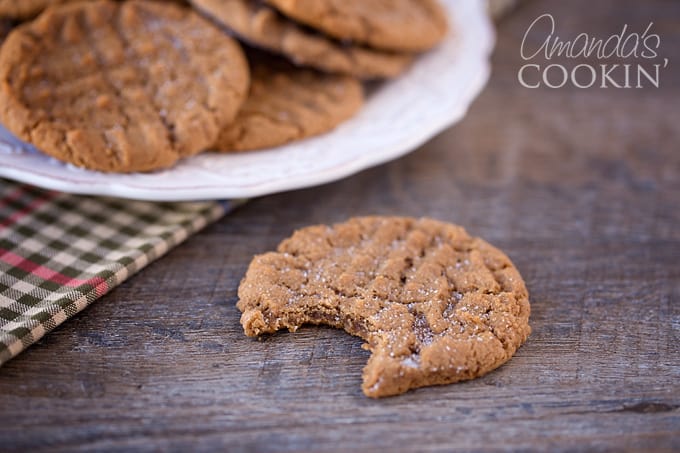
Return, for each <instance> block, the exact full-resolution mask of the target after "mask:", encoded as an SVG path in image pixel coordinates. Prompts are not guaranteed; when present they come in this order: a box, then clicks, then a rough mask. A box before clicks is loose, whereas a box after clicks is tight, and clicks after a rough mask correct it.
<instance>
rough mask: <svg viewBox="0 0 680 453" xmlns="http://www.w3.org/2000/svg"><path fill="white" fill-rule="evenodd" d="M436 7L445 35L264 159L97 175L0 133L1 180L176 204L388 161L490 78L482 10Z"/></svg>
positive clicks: (448, 118)
mask: <svg viewBox="0 0 680 453" xmlns="http://www.w3.org/2000/svg"><path fill="white" fill-rule="evenodd" d="M443 3H444V5H445V7H446V9H447V11H448V13H449V17H450V22H451V24H452V26H451V29H452V30H453V33H450V34H449V37H448V38H447V39H446V40H445V42H443V43H442V45H440V46H439V47H437V48H436V49H435V50H433V51H431V52H429V53H427V54H425V55H423V56H422V57H420V58H419V59H418V61H417V62H416V63H415V64H414V65H413V67H412V68H411V69H410V70H409V71H408V72H407V73H406V74H404V75H402V76H401V77H399V78H398V79H396V80H393V81H390V82H387V83H384V84H382V85H380V86H379V87H378V88H377V89H376V90H374V91H373V92H372V93H371V94H370V96H369V98H368V100H367V102H366V105H365V106H364V108H363V109H362V110H361V111H360V112H359V114H358V115H357V116H356V117H354V118H352V119H351V120H350V121H348V122H346V123H345V124H343V125H341V126H340V127H338V128H337V129H335V130H334V131H332V132H330V133H328V134H325V135H322V136H319V137H316V138H311V139H307V140H303V141H300V142H297V143H293V144H290V145H286V146H282V147H279V148H276V149H272V150H267V151H257V152H249V153H241V154H232V155H228V154H227V155H224V154H216V153H205V154H201V155H198V156H195V157H192V158H190V159H186V160H184V161H182V162H180V163H179V164H178V165H176V166H175V167H173V168H172V169H169V170H165V171H159V172H155V173H145V174H141V173H138V174H105V173H99V172H94V171H89V170H82V169H78V168H75V167H73V166H70V165H65V164H62V163H60V162H58V161H56V160H55V159H52V158H49V157H46V156H45V155H43V154H41V153H38V152H36V151H35V150H34V149H31V147H30V146H28V145H26V144H25V143H22V142H19V141H18V140H16V139H15V138H13V137H12V136H11V135H10V134H8V133H7V131H5V130H4V129H2V128H1V127H0V176H4V177H7V178H10V179H15V180H17V181H22V182H26V183H30V184H33V185H36V186H40V187H44V188H48V189H55V190H60V191H64V192H71V193H79V194H89V195H109V196H116V197H123V198H134V199H143V200H158V201H180V200H199V199H225V198H245V197H253V196H258V195H264V194H268V193H274V192H281V191H285V190H290V189H297V188H301V187H309V186H313V185H316V184H322V183H326V182H330V181H333V180H336V179H340V178H343V177H345V176H348V175H351V174H353V173H356V172H358V171H359V170H362V169H365V168H368V167H371V166H374V165H377V164H380V163H383V162H386V161H389V160H391V159H395V158H397V157H399V156H402V155H404V154H406V153H408V152H409V151H412V150H414V149H415V148H417V147H418V146H419V145H421V144H422V143H424V142H425V141H427V140H428V139H429V138H431V137H433V136H434V135H436V134H437V133H439V132H441V131H442V130H444V129H445V128H447V127H449V126H451V125H452V124H453V123H455V122H456V121H458V120H460V119H461V118H462V117H463V115H465V112H466V111H467V108H468V106H469V105H470V103H471V102H472V100H473V99H474V98H475V97H476V96H477V94H479V92H480V91H481V89H482V88H483V86H484V85H485V83H486V81H487V79H488V77H489V71H490V63H489V55H490V53H491V50H492V48H493V42H494V32H493V26H492V25H491V23H490V21H489V19H488V16H487V14H486V2H485V1H483V0H444V1H443Z"/></svg>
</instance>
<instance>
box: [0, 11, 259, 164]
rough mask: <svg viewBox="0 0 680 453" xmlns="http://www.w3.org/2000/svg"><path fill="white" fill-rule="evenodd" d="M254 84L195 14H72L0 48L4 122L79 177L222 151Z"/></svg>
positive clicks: (234, 47)
mask: <svg viewBox="0 0 680 453" xmlns="http://www.w3.org/2000/svg"><path fill="white" fill-rule="evenodd" d="M248 81H249V76H248V66H247V62H246V60H245V57H244V55H243V52H242V50H241V48H240V46H239V45H238V43H237V42H236V41H234V40H233V39H232V38H230V37H229V36H227V35H225V34H224V33H223V32H222V31H221V30H219V29H218V28H216V27H214V26H213V25H212V24H210V23H209V22H208V21H206V20H205V19H203V18H201V17H200V16H199V15H198V14H196V13H195V12H194V11H192V10H191V9H190V8H184V7H181V6H178V5H175V4H173V3H158V2H152V1H147V0H131V1H126V2H123V3H117V2H113V1H109V0H99V1H91V2H84V3H83V2H76V3H69V4H65V5H60V6H56V7H53V8H49V9H47V10H45V11H44V12H43V13H42V14H41V15H40V16H39V17H38V18H37V19H36V20H34V21H33V22H29V23H26V24H24V25H21V26H20V27H19V28H17V29H15V30H14V31H13V32H12V33H11V34H10V35H9V37H8V38H7V41H6V42H5V43H4V45H3V46H2V49H1V50H0V122H2V123H3V124H4V125H5V126H6V127H7V128H8V129H9V130H10V131H12V132H13V133H14V134H16V135H17V136H19V137H20V138H21V139H23V140H26V141H29V142H31V143H32V144H34V145H35V146H36V147H37V148H39V149H41V150H42V151H44V152H45V153H47V154H49V155H51V156H53V157H56V158H57V159H60V160H63V161H65V162H70V163H72V164H74V165H77V166H81V167H86V168H89V169H94V170H101V171H109V172H133V171H149V170H154V169H159V168H164V167H169V166H170V165H172V164H173V163H175V162H176V161H177V160H178V159H180V158H182V157H185V156H190V155H192V154H195V153H197V152H199V151H202V150H204V149H206V148H208V147H209V146H210V145H212V144H213V143H214V142H215V140H216V139H217V136H218V134H219V131H220V130H221V129H222V128H223V127H224V126H225V125H226V124H227V123H229V122H230V121H232V120H233V119H234V117H235V116H236V113H237V111H238V109H239V107H240V106H241V104H242V103H243V101H244V100H245V97H246V93H247V90H248Z"/></svg>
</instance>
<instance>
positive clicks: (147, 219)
mask: <svg viewBox="0 0 680 453" xmlns="http://www.w3.org/2000/svg"><path fill="white" fill-rule="evenodd" d="M225 208H226V206H225V205H223V204H220V203H216V202H197V203H150V202H141V201H129V200H120V199H114V198H94V197H84V196H75V195H68V194H63V193H59V192H52V191H45V190H41V189H37V188H33V187H31V186H26V185H22V184H17V183H13V182H9V181H5V180H1V179H0V365H1V364H3V363H4V362H6V361H7V360H9V359H11V358H12V357H14V356H16V355H17V354H19V353H20V352H21V351H23V350H24V349H26V348H27V347H28V346H29V345H31V344H32V343H34V342H35V341H37V340H38V339H40V338H41V337H42V336H43V335H45V333H47V332H49V331H50V330H52V329H54V328H55V327H56V326H58V325H59V324H61V323H62V322H64V321H65V320H66V319H68V318H70V317H72V316H73V315H75V314H76V313H78V312H79V311H80V310H82V309H83V308H85V307H86V306H87V305H89V304H90V303H92V301H94V300H96V299H97V298H99V297H101V296H102V295H104V294H106V293H107V292H108V291H109V290H111V288H113V287H114V286H116V285H118V284H120V283H121V282H123V281H124V280H125V279H126V278H128V277H129V276H130V275H132V274H134V273H135V272H137V271H138V270H140V269H141V268H143V267H144V266H146V265H147V264H149V263H150V262H151V261H153V260H155V259H156V258H158V257H160V256H161V255H163V254H164V253H165V252H167V251H168V250H169V249H171V248H172V247H174V246H175V245H177V244H179V243H180V242H182V241H183V240H184V239H186V238H187V237H188V236H189V235H190V234H192V233H194V232H196V231H197V230H200V229H201V228H203V227H204V226H205V225H207V224H208V223H210V222H212V221H214V220H216V219H218V218H219V217H221V216H222V215H223V214H224V212H225Z"/></svg>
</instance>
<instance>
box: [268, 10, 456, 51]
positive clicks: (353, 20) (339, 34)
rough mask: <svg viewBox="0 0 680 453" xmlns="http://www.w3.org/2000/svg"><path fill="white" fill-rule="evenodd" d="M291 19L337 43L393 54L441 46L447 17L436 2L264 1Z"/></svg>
mask: <svg viewBox="0 0 680 453" xmlns="http://www.w3.org/2000/svg"><path fill="white" fill-rule="evenodd" d="M266 1H267V3H268V4H270V5H272V6H274V7H275V8H276V9H278V10H279V11H281V12H282V13H284V14H285V15H286V16H288V17H291V18H292V19H294V20H296V21H299V22H302V23H304V24H306V25H308V26H310V27H313V28H315V29H318V30H320V31H322V32H323V33H325V34H327V35H330V36H332V37H334V38H336V39H340V40H350V41H352V42H356V43H361V44H366V45H369V46H371V47H375V48H377V49H385V50H392V51H396V52H422V51H425V50H428V49H430V48H432V47H434V46H435V45H436V44H437V43H438V42H440V41H441V40H442V39H443V38H444V36H445V35H446V31H447V23H446V15H445V13H444V10H443V9H442V8H441V6H440V5H439V4H438V3H437V2H436V0H388V1H366V0H266Z"/></svg>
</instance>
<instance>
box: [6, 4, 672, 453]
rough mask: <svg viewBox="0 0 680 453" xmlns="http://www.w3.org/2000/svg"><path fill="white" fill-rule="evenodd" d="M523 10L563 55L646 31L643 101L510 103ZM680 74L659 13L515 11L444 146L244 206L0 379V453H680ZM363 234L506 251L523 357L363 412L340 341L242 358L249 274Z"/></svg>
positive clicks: (592, 95) (359, 358) (533, 93)
mask: <svg viewBox="0 0 680 453" xmlns="http://www.w3.org/2000/svg"><path fill="white" fill-rule="evenodd" d="M543 12H551V13H552V14H553V15H554V17H555V19H556V21H557V22H558V31H559V34H560V35H562V36H563V37H567V36H575V35H576V34H578V33H581V32H588V33H591V34H593V35H597V36H605V35H609V34H612V33H616V32H618V31H620V29H621V27H622V26H623V24H626V23H627V24H629V26H630V27H631V28H632V29H635V30H636V31H639V32H641V31H642V30H643V29H644V27H645V26H646V25H647V24H648V23H649V22H650V21H654V23H655V26H654V27H655V28H654V29H655V30H656V32H657V33H659V34H660V35H661V39H662V46H661V51H660V52H661V53H662V54H664V55H666V56H667V57H668V58H669V59H670V62H671V64H670V66H669V67H668V68H667V69H665V70H663V71H662V72H661V87H660V88H659V89H656V88H644V89H628V90H626V89H618V90H617V89H600V88H592V89H583V90H582V89H577V88H573V87H569V86H566V87H564V88H561V89H554V90H552V89H548V88H542V89H536V90H530V89H526V88H523V87H521V86H520V85H519V83H518V81H517V70H518V68H519V66H520V65H521V64H522V61H521V60H520V56H519V46H520V42H521V40H522V37H523V35H524V32H525V30H526V28H527V27H528V25H529V24H530V23H531V21H532V20H533V19H534V18H535V17H537V16H538V15H539V14H541V13H543ZM678 62H680V4H679V3H677V2H671V1H663V0H655V1H645V2H633V1H629V2H620V1H615V0H609V1H591V0H588V1H586V0H580V1H578V2H562V1H559V0H552V1H549V2H537V1H533V2H529V3H527V4H525V5H523V6H522V8H521V9H520V10H519V11H517V12H516V13H515V14H514V15H512V16H510V17H509V18H508V19H507V20H506V21H505V22H503V23H502V24H501V26H500V30H499V42H498V46H497V50H496V52H495V55H494V57H493V67H494V72H493V76H492V78H491V81H490V83H489V85H488V87H487V88H486V90H485V92H484V93H483V94H482V96H481V97H480V98H479V99H478V100H477V101H476V102H475V103H474V105H473V107H472V109H471V111H470V112H469V115H468V116H467V117H466V118H465V120H463V121H462V122H461V123H459V124H458V125H457V126H455V127H454V128H452V129H450V130H448V131H446V132H444V133H443V134H441V135H439V136H438V137H437V138H435V139H434V140H432V141H431V142H429V143H428V144H426V145H425V146H423V147H422V148H421V149H419V150H418V151H416V152H414V153H413V154H411V155H409V156H408V157H405V158H403V159H400V160H398V161H396V162H393V163H390V164H387V165H384V166H381V167H379V168H374V169H371V170H368V171H364V172H362V173H360V174H358V175H356V176H353V177H351V178H348V179H346V180H344V181H340V182H337V183H334V184H329V185H325V186H323V187H318V188H314V189H309V190H301V191H296V192H292V193H286V194H280V195H274V196H269V197H265V198H260V199H257V200H253V201H251V202H250V203H248V204H247V205H246V206H244V207H242V208H240V209H238V210H237V211H236V212H234V213H233V214H231V215H229V216H227V217H226V218H224V219H223V220H222V221H220V222H218V223H217V224H215V225H213V226H211V227H209V228H207V229H206V230H205V231H203V232H202V233H200V234H198V235H196V236H195V237H193V238H191V239H190V240H188V241H187V242H186V243H185V244H183V245H182V246H180V247H178V248H177V249H175V250H174V251H172V252H171V253H170V254H169V255H167V256H166V257H165V258H163V259H161V260H159V261H158V262H156V263H154V264H153V265H151V266H149V267H148V268H147V269H146V270H144V271H143V272H141V273H140V274H138V275H137V276H135V277H133V278H131V279H130V280H129V281H127V282H126V283H125V284H123V285H121V286H120V287H118V288H117V289H115V290H114V291H113V292H112V293H110V294H109V295H108V296H106V297H104V298H103V299H101V300H100V301H98V302H97V303H95V304H94V305H93V306H91V307H90V308H88V309H87V310H85V311H84V312H83V313H81V314H80V315H79V316H77V317H76V318H74V319H73V320H70V321H68V322H67V323H66V324H64V325H63V326H61V327H60V328H58V329H57V330H56V331H54V332H53V333H51V334H49V335H48V336H46V337H45V338H44V339H43V341H41V342H40V343H39V344H37V345H35V346H32V347H31V348H30V349H29V350H28V351H27V352H25V353H23V354H22V355H21V356H20V357H18V358H16V359H14V360H12V361H11V362H9V363H8V364H7V365H6V366H4V367H3V368H2V369H0V395H1V396H0V450H7V449H15V450H23V451H28V450H38V449H42V448H47V447H53V448H59V449H64V450H78V449H80V450H85V451H91V450H93V449H119V450H128V449H130V448H138V449H153V450H158V449H167V450H183V451H189V450H192V451H194V450H196V451H214V450H215V449H218V450H221V449H223V448H224V447H229V448H230V449H233V450H241V449H243V450H250V449H253V450H260V451H262V450H268V451H287V450H297V449H304V450H310V449H313V450H336V449H343V450H349V449H358V451H361V450H368V449H384V451H392V450H400V449H404V450H451V449H464V450H476V449H512V450H515V449H540V450H566V449H596V450H610V449H615V450H638V449H643V448H652V447H654V448H657V449H661V450H664V449H665V450H675V451H678V450H679V449H680V346H679V345H680V84H679V83H678V82H679V81H680V69H678V68H680V65H679V64H678ZM570 64H571V63H570ZM451 89H452V90H453V89H455V87H451ZM362 214H389V215H392V214H393V215H412V216H432V217H436V218H439V219H443V220H447V221H452V222H456V223H459V224H461V225H464V226H466V227H467V228H468V230H469V231H470V232H472V233H473V234H476V235H480V236H482V237H484V238H486V239H488V240H489V241H490V242H492V243H494V244H496V245H497V246H499V247H500V248H502V249H503V250H505V251H506V252H507V253H508V254H509V255H510V256H511V258H512V259H513V260H514V262H515V264H516V265H517V266H518V267H519V269H520V271H521V272H522V274H523V276H524V277H525V280H526V282H527V285H528V288H529V290H530V293H531V301H532V316H531V324H532V326H533V334H532V335H531V337H530V338H529V340H528V342H527V343H526V345H525V346H523V347H522V348H521V349H520V351H519V352H518V354H517V355H516V356H515V357H514V358H513V359H512V360H511V361H510V362H509V363H508V364H506V365H505V366H503V367H501V368H500V369H498V370H496V371H495V372H492V373H490V374H489V375H487V376H485V377H483V378H481V379H477V380H474V381H471V382H466V383H462V384H457V385H450V386H443V387H434V388H425V389H420V390H417V391H413V392H410V393H407V394H405V395H403V396H399V397H395V398H388V399H384V400H379V401H374V400H370V399H367V398H365V397H364V396H363V395H362V393H361V390H360V379H361V369H362V367H363V365H364V363H365V361H366V359H367V357H368V353H367V352H366V351H363V350H362V349H361V348H360V346H361V343H362V342H361V340H359V339H358V338H354V337H350V336H349V335H347V334H345V333H344V332H342V331H337V330H332V329H327V328H305V329H301V330H300V331H299V332H298V333H296V334H289V333H281V334H279V335H275V336H272V337H270V338H268V339H266V340H265V341H259V342H258V341H256V340H251V339H249V338H246V337H245V336H244V335H243V334H242V331H241V326H240V325H239V322H238V321H239V312H238V311H237V309H236V308H235V306H234V304H235V302H236V289H237V287H238V283H239V280H240V278H241V277H242V276H243V274H244V271H245V269H246V267H247V265H248V262H249V260H250V258H251V257H252V256H253V254H256V253H261V252H264V251H266V250H269V249H272V248H273V247H275V245H276V244H277V243H278V242H279V241H280V240H281V239H283V238H284V237H286V236H288V235H289V234H290V233H291V232H292V231H293V230H294V229H295V228H298V227H302V226H304V225H308V224H313V223H329V222H335V221H342V220H344V219H346V218H348V217H351V216H356V215H362Z"/></svg>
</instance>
